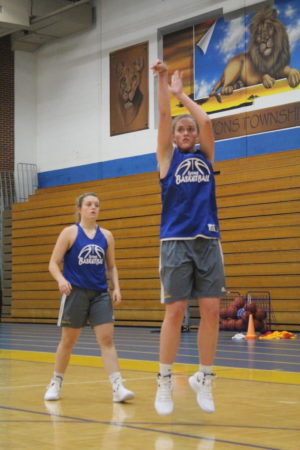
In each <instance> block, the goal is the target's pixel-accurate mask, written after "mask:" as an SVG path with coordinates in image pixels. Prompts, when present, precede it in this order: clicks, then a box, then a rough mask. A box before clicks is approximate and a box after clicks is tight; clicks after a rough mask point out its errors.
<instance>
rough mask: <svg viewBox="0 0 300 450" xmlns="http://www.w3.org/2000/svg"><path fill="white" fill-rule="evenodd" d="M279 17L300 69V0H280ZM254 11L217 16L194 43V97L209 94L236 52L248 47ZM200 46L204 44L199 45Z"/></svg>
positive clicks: (275, 5)
mask: <svg viewBox="0 0 300 450" xmlns="http://www.w3.org/2000/svg"><path fill="white" fill-rule="evenodd" d="M274 7H275V8H276V9H277V14H278V19H279V20H281V22H282V23H283V24H284V25H285V27H286V30H287V33H288V36H289V41H290V51H291V62H290V66H291V67H294V68H297V69H298V70H300V2H299V0H290V1H286V0H283V1H277V2H276V3H275V4H274ZM252 17H253V14H248V15H246V16H241V17H238V18H237V19H233V20H231V21H228V22H225V21H224V19H223V18H220V19H218V20H217V22H216V23H215V24H214V25H212V27H211V28H210V29H209V30H208V32H207V33H206V36H205V37H204V38H202V39H201V40H200V41H198V42H196V43H195V44H196V45H195V46H194V98H195V99H196V100H199V99H203V98H206V97H207V96H208V95H209V93H210V92H211V90H212V88H213V87H214V86H215V84H216V83H217V82H218V81H219V79H220V77H221V75H222V73H223V70H224V68H225V66H226V64H227V63H228V61H229V60H230V58H232V57H233V56H234V55H237V54H238V53H243V52H245V51H247V49H248V42H249V24H250V22H251V19H252ZM200 47H201V48H200Z"/></svg>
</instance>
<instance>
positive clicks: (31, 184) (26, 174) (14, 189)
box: [0, 163, 38, 286]
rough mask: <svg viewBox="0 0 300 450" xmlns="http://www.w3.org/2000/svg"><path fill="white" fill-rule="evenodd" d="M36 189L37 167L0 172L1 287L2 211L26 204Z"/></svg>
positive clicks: (0, 266) (0, 262) (0, 258)
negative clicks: (22, 203)
mask: <svg viewBox="0 0 300 450" xmlns="http://www.w3.org/2000/svg"><path fill="white" fill-rule="evenodd" d="M37 187H38V178H37V166H36V165H35V164H27V163H18V164H17V166H16V170H15V171H12V170H0V277H1V286H3V211H5V210H10V209H11V207H12V205H13V203H16V202H17V203H19V202H26V201H27V200H28V197H29V195H31V194H33V193H34V192H35V190H36V189H37Z"/></svg>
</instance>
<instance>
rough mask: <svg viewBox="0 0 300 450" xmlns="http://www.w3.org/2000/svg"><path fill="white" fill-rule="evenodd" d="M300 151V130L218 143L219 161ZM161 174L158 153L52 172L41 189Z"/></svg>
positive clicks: (42, 178) (43, 175) (42, 181)
mask: <svg viewBox="0 0 300 450" xmlns="http://www.w3.org/2000/svg"><path fill="white" fill-rule="evenodd" d="M297 148H300V127H295V128H288V129H284V130H278V131H272V132H268V133H261V134H256V135H250V136H243V137H239V138H235V139H227V140H224V141H217V142H216V158H215V159H216V161H224V160H226V159H234V158H243V157H246V156H254V155H261V154H264V153H270V152H271V151H272V152H281V151H284V150H293V149H297ZM155 170H157V163H156V158H155V153H150V154H147V155H140V156H132V157H128V158H121V159H115V160H112V161H105V162H98V163H94V164H86V165H83V166H75V167H69V168H67V169H59V170H51V171H48V172H41V173H39V174H38V182H39V188H44V187H51V186H59V185H62V184H72V183H80V182H84V181H93V180H101V179H105V178H115V177H121V176H125V175H134V174H137V173H145V172H153V171H155Z"/></svg>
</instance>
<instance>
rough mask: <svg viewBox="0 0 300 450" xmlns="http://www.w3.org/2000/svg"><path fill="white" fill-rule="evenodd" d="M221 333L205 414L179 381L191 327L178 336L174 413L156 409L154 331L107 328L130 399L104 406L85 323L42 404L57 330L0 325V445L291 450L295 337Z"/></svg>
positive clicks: (193, 358)
mask: <svg viewBox="0 0 300 450" xmlns="http://www.w3.org/2000/svg"><path fill="white" fill-rule="evenodd" d="M234 334H235V332H228V331H226V332H224V331H223V332H221V333H220V338H219V343H218V348H217V355H216V360H215V367H214V371H215V372H216V374H217V379H216V382H215V388H214V397H215V403H216V412H215V413H214V414H211V415H210V414H205V413H204V412H202V411H201V410H200V409H199V407H198V405H197V403H196V400H195V396H194V394H193V392H192V391H191V389H190V388H189V386H188V381H187V380H188V376H189V375H191V374H192V373H194V372H195V371H196V370H197V367H198V357H197V347H196V331H195V330H194V329H193V330H191V331H190V332H189V333H183V334H182V339H181V345H180V349H179V351H178V354H177V359H176V363H175V364H174V373H175V377H174V403H175V408H174V412H173V413H172V414H171V415H170V416H165V417H160V416H158V415H157V414H156V412H155V410H154V407H153V402H154V396H155V391H156V381H155V377H156V372H157V369H158V364H157V358H158V352H159V329H157V328H140V327H116V328H115V343H116V347H117V350H118V355H119V361H120V367H121V371H122V375H123V378H124V379H125V380H126V386H127V387H128V388H129V389H132V390H133V391H135V394H136V398H135V399H134V400H133V401H131V402H130V403H129V402H128V404H113V403H112V401H111V387H110V383H109V382H108V380H107V377H106V375H105V373H104V370H103V365H102V360H101V358H99V349H98V347H97V344H96V340H95V337H94V335H93V332H92V330H91V329H90V328H89V327H86V328H84V329H83V331H82V334H81V336H80V338H79V340H78V342H77V345H76V347H75V348H74V351H73V356H72V358H71V362H70V366H69V368H68V370H67V372H66V375H65V380H64V385H63V389H62V399H61V400H59V401H57V402H44V400H43V395H44V392H45V388H46V385H47V384H48V382H49V380H50V377H51V374H52V371H53V362H54V357H55V350H56V346H57V344H58V341H59V336H60V329H59V328H57V327H56V325H49V324H14V323H0V367H1V379H0V424H1V425H0V426H1V434H0V435H1V446H0V447H1V448H3V449H27V448H28V449H33V448H34V449H35V448H39V449H41V448H42V449H64V450H65V449H77V448H78V449H79V448H81V449H106V448H109V449H118V448H122V449H125V450H126V449H128V450H131V449H143V450H148V449H154V450H171V449H174V450H176V449H178V450H179V449H180V450H182V449H184V450H185V449H197V450H199V449H207V450H212V449H216V450H227V449H242V448H243V449H245V448H246V449H247V448H249V449H250V448H256V449H280V450H287V449H290V450H296V449H298V448H300V446H299V442H300V425H299V417H300V336H299V335H298V336H297V339H294V340H276V341H272V340H271V341H269V340H253V341H252V340H251V341H246V340H242V341H235V340H233V339H232V336H233V335H234Z"/></svg>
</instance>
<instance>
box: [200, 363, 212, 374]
mask: <svg viewBox="0 0 300 450" xmlns="http://www.w3.org/2000/svg"><path fill="white" fill-rule="evenodd" d="M212 368H213V366H203V364H199V372H203V373H205V374H206V375H210V374H212Z"/></svg>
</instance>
